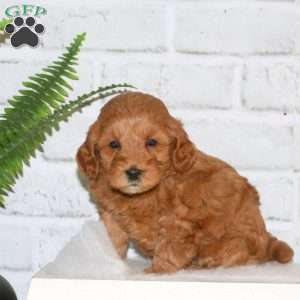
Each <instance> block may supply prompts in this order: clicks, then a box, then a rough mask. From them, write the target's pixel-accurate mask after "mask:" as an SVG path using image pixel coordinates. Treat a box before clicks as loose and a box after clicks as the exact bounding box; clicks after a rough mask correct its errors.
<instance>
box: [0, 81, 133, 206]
mask: <svg viewBox="0 0 300 300" xmlns="http://www.w3.org/2000/svg"><path fill="white" fill-rule="evenodd" d="M126 88H134V87H133V86H131V85H128V84H117V85H111V86H107V87H100V88H98V89H97V90H94V91H92V92H90V93H87V94H83V95H82V96H79V97H78V98H77V99H76V100H73V101H70V102H68V103H66V104H63V105H61V107H60V108H58V109H56V110H54V111H53V112H52V113H51V114H49V115H48V116H47V117H45V118H41V119H39V120H37V121H36V122H35V123H34V125H33V126H32V127H31V128H30V130H27V131H24V132H23V135H22V136H20V137H19V138H18V139H17V140H15V141H13V142H11V143H10V144H8V145H6V146H5V147H4V148H3V149H1V150H2V151H1V152H0V169H1V173H0V205H2V206H3V205H4V197H5V196H6V195H7V192H9V191H11V187H12V186H13V185H14V184H15V181H16V179H17V178H18V177H19V176H21V175H22V170H23V163H24V162H27V163H28V162H29V159H30V157H31V156H34V155H35V153H36V150H39V151H42V148H39V147H41V145H42V144H43V143H44V142H45V140H46V138H47V136H48V135H51V134H52V130H53V129H56V130H58V128H59V124H60V123H61V122H62V121H67V120H68V119H69V118H70V117H71V116H72V115H73V114H74V113H75V112H77V111H81V109H82V108H84V107H85V106H88V105H90V104H92V103H93V102H95V101H97V100H99V99H103V98H105V97H108V96H112V95H116V94H119V93H122V92H125V91H127V89H126ZM8 162H9V163H8Z"/></svg>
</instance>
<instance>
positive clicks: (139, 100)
mask: <svg viewBox="0 0 300 300" xmlns="http://www.w3.org/2000/svg"><path fill="white" fill-rule="evenodd" d="M77 162H78V164H79V167H80V170H81V171H82V173H83V174H84V175H85V176H86V177H87V179H88V183H89V190H90V192H91V193H92V195H93V197H94V199H95V201H96V203H97V207H98V209H99V212H100V215H101V218H102V220H103V221H104V223H105V225H106V228H107V231H108V233H109V235H110V238H111V239H112V242H113V244H114V246H115V248H116V250H117V251H118V253H119V255H120V256H121V257H123V258H125V257H126V252H127V249H128V244H129V242H133V243H134V244H135V245H136V247H137V248H138V249H139V250H140V251H141V252H142V253H143V254H144V255H145V256H147V257H151V258H152V264H151V266H149V268H147V269H146V270H145V271H146V272H175V271H177V270H179V269H182V268H187V267H189V266H193V267H196V268H197V267H199V268H211V267H217V266H225V267H228V266H234V265H240V264H249V263H259V262H266V261H270V260H276V261H278V262H280V263H287V262H289V261H290V260H291V259H292V257H293V250H292V249H291V248H290V247H289V246H288V245H287V244H286V243H285V242H283V241H280V240H278V239H276V238H275V237H273V236H272V235H271V234H270V233H269V232H268V231H267V230H266V227H265V224H264V221H263V218H262V216H261V213H260V210H259V196H258V193H257V191H256V190H255V188H254V187H253V186H252V185H251V184H249V182H248V181H247V179H246V178H244V177H242V176H240V175H239V174H238V173H237V171H236V170H235V169H234V168H233V167H231V166H230V165H228V164H227V163H225V162H223V161H222V160H220V159H218V158H215V157H212V156H209V155H207V154H205V153H203V152H201V151H199V150H197V149H196V147H195V145H194V144H193V143H192V142H191V141H190V139H189V137H188V135H187V133H186V132H185V131H184V129H183V127H182V124H181V123H180V122H179V121H178V120H177V119H175V118H174V117H172V116H171V115H170V114H169V112H168V110H167V108H166V106H165V105H164V104H163V102H162V101H160V100H159V99H157V98H155V97H153V96H150V95H147V94H143V93H133V92H130V93H126V94H122V95H119V96H117V97H115V98H113V99H112V100H110V101H109V102H108V103H107V104H106V105H104V107H103V108H102V110H101V113H100V115H99V117H98V119H97V120H96V122H95V123H94V124H93V125H92V126H91V127H90V129H89V132H88V135H87V138H86V141H85V142H84V143H83V145H82V146H81V147H80V148H79V150H78V153H77Z"/></svg>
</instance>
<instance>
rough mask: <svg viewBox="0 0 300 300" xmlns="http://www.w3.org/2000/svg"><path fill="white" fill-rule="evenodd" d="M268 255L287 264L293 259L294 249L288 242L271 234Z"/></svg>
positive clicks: (271, 258)
mask: <svg viewBox="0 0 300 300" xmlns="http://www.w3.org/2000/svg"><path fill="white" fill-rule="evenodd" d="M267 256H268V257H269V259H270V260H276V261H278V262H280V263H282V264H285V263H288V262H290V261H291V260H292V258H293V256H294V251H293V249H292V248H291V247H290V246H289V245H288V244H287V243H285V242H283V241H280V240H278V239H277V238H275V237H273V236H270V240H269V244H268V249H267Z"/></svg>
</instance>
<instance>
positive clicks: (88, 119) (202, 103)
mask: <svg viewBox="0 0 300 300" xmlns="http://www.w3.org/2000/svg"><path fill="white" fill-rule="evenodd" d="M31 3H38V4H41V5H44V6H45V7H46V8H47V9H48V15H47V16H45V17H43V18H42V19H41V20H40V22H42V23H43V24H44V25H45V26H46V32H45V34H44V35H43V36H42V39H43V42H42V47H38V48H36V49H28V48H27V47H23V48H21V49H17V50H16V49H13V48H12V47H10V46H9V45H5V46H3V45H2V46H1V48H0V74H1V77H0V86H1V95H0V111H1V110H3V108H4V106H5V103H6V101H7V99H8V98H9V97H10V96H12V95H13V94H14V93H15V91H16V90H17V89H18V88H19V87H20V83H21V82H22V81H24V80H26V78H27V76H28V75H30V74H32V73H34V72H36V71H38V70H39V69H40V68H41V67H42V66H44V65H45V64H46V63H48V62H49V61H52V60H53V59H54V58H55V57H56V56H57V55H58V54H60V53H61V51H62V47H63V46H64V45H66V44H67V43H69V42H70V40H71V38H72V37H73V36H74V35H75V34H76V33H79V32H82V31H86V32H87V33H88V35H87V41H86V43H85V46H84V51H83V52H82V53H81V60H80V62H81V64H80V66H79V73H80V77H81V79H80V81H79V82H74V83H73V86H74V88H75V91H74V92H73V93H72V97H73V96H75V95H78V94H80V93H81V92H84V91H87V90H89V89H91V88H92V87H96V86H98V85H102V84H106V83H117V82H124V81H127V82H129V83H132V84H134V85H136V86H137V87H138V88H140V89H142V90H144V91H146V92H149V93H152V94H154V95H157V96H159V97H161V98H162V99H164V101H165V102H166V103H167V105H168V106H169V108H170V110H171V111H172V113H173V114H174V115H175V116H177V117H178V118H180V119H181V120H182V121H183V122H184V123H185V127H186V130H187V131H188V133H189V134H190V136H191V138H192V140H193V141H194V142H195V143H196V144H197V145H198V146H199V148H200V149H202V150H204V151H206V152H209V153H211V154H213V155H217V156H219V157H220V158H223V159H225V160H227V161H229V162H230V163H231V164H233V165H234V166H235V167H237V168H238V169H239V170H240V172H241V173H242V174H243V175H245V176H247V177H248V178H249V180H250V181H251V182H252V183H253V184H254V185H255V186H256V187H257V189H258V190H259V192H260V194H261V202H262V212H263V215H264V217H265V219H266V221H267V226H268V227H269V229H270V230H271V231H272V232H274V234H277V235H278V236H279V237H281V238H282V239H284V240H287V241H288V242H289V243H291V245H292V246H293V247H294V248H295V250H296V257H295V259H296V261H298V262H300V234H299V232H300V230H299V229H300V172H299V170H300V155H299V153H300V115H299V113H300V99H299V96H300V56H299V54H300V1H293V0H289V1H284V0H282V1H280V0H276V1H275V0H274V1H272V0H268V1H262V0H261V1H255V0H252V1H250V0H249V1H237V0H236V1H235V0H232V1H229V0H228V1H221V0H220V1H217V0H215V1H207V0H206V1H205V0H201V1H196V0H186V1H180V0H172V1H167V0H154V1H150V0H143V1H134V0H129V1H126V3H125V2H124V1H121V0H113V1H109V0H102V1H100V0H98V1H96V0H91V1H89V2H88V4H84V2H82V1H79V0H75V1H59V0H53V1H52V0H51V1H46V0H44V1H31ZM13 4H15V3H14V2H13V1H9V0H0V11H3V10H4V9H5V8H6V7H7V6H9V5H13ZM101 105H102V104H101V103H95V104H94V105H93V106H91V107H89V108H87V109H85V110H84V112H83V113H82V114H77V115H75V116H74V117H73V118H72V119H71V120H70V122H69V123H67V124H63V125H62V126H61V130H60V131H59V132H56V133H54V135H53V136H52V137H51V138H50V139H49V140H48V141H47V142H46V144H45V146H44V148H45V152H44V153H43V154H40V155H38V157H37V158H36V159H34V160H32V163H31V167H30V168H29V167H26V168H25V170H24V175H25V176H24V177H23V178H22V179H20V180H19V181H18V182H17V184H16V186H15V193H14V194H10V195H9V197H8V199H7V208H6V210H0V227H1V232H0V273H1V274H3V275H4V276H6V277H7V278H8V279H9V280H10V281H11V282H12V283H13V285H14V286H15V287H16V289H17V292H18V295H19V297H20V299H21V300H24V299H25V297H26V292H27V288H28V284H29V281H30V277H31V276H32V274H33V273H35V272H36V271H37V270H39V268H40V267H42V266H43V265H45V264H46V263H47V262H49V261H51V260H52V259H53V258H54V257H55V255H56V254H57V252H58V251H59V250H60V249H61V248H62V247H63V246H64V245H65V243H66V242H67V241H68V240H69V238H70V237H71V236H72V235H74V234H76V232H78V231H79V230H80V228H81V226H82V224H83V222H84V221H85V220H87V219H89V218H97V213H96V209H95V206H94V205H93V203H91V201H90V200H89V195H88V193H87V192H86V190H85V189H84V188H83V187H82V185H81V183H80V181H79V179H78V176H77V171H76V164H75V162H74V156H75V153H76V150H77V148H78V146H79V145H80V144H81V142H82V141H83V139H84V137H85V134H86V131H87V129H88V127H89V125H90V124H91V123H92V122H93V121H94V120H95V118H96V117H97V115H98V112H99V109H100V108H101Z"/></svg>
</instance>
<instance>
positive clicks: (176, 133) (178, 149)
mask: <svg viewBox="0 0 300 300" xmlns="http://www.w3.org/2000/svg"><path fill="white" fill-rule="evenodd" d="M168 129H169V131H170V134H171V136H172V137H173V145H172V148H171V159H172V163H173V166H174V168H175V170H176V171H178V172H185V171H187V170H189V169H190V168H191V167H192V166H193V164H194V162H195V160H196V148H195V146H194V144H193V143H192V142H191V141H190V140H189V137H188V135H187V133H186V132H185V130H184V129H183V126H182V124H181V122H180V121H178V120H176V119H175V118H173V117H171V118H170V121H169V123H168Z"/></svg>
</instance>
